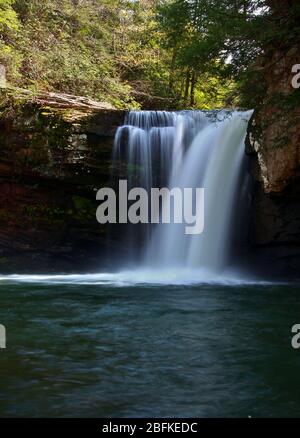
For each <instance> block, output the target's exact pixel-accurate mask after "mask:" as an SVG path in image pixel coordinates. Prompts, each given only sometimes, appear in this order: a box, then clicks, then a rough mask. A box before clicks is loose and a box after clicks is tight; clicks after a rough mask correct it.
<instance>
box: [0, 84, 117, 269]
mask: <svg viewBox="0 0 300 438" xmlns="http://www.w3.org/2000/svg"><path fill="white" fill-rule="evenodd" d="M124 115H125V114H124V112H123V111H119V110H115V109H113V108H111V107H110V106H109V105H108V104H106V103H98V102H94V101H91V100H89V99H86V98H81V97H77V96H70V95H58V94H55V93H42V94H34V93H30V92H28V91H25V90H18V89H6V90H0V148H1V156H0V272H25V271H30V272H51V271H55V272H63V271H77V272H78V271H80V270H82V271H87V270H89V271H90V270H93V269H95V270H97V269H98V270H99V266H100V265H101V266H102V267H104V266H105V264H106V263H109V259H108V255H109V253H110V254H111V255H113V253H114V249H115V250H116V252H117V253H118V254H119V255H120V254H121V252H122V248H120V247H119V245H118V244H117V236H116V237H115V240H114V236H113V234H112V236H111V235H110V236H108V235H107V229H106V228H105V227H101V225H99V224H98V223H97V221H96V218H95V212H96V208H97V203H96V200H95V193H96V191H97V190H98V189H99V188H100V187H102V186H105V185H107V184H108V183H109V179H110V166H111V153H112V144H113V138H114V134H115V130H116V129H117V127H118V126H119V125H121V124H122V123H123V120H124ZM108 245H109V247H110V251H107V247H108Z"/></svg>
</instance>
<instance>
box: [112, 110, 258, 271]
mask: <svg viewBox="0 0 300 438" xmlns="http://www.w3.org/2000/svg"><path fill="white" fill-rule="evenodd" d="M250 116H251V112H230V111H219V112H202V111H182V112H165V111H157V112H156V111H140V112H134V111H133V112H129V113H128V115H127V118H126V121H125V124H124V126H122V127H120V128H119V129H118V131H117V133H116V138H115V146H114V158H113V160H114V169H115V173H116V174H117V176H118V173H119V177H120V171H117V172H116V169H120V168H123V175H122V178H124V177H125V178H126V179H127V180H128V188H129V189H130V188H132V187H143V188H145V189H146V190H147V191H148V192H150V189H151V188H152V187H159V188H161V187H168V188H170V189H171V188H174V187H179V188H182V189H184V188H196V187H199V188H200V187H203V188H204V189H205V227H204V232H203V233H202V234H200V235H186V234H185V232H184V229H185V224H175V223H170V224H159V225H151V224H149V225H144V226H143V227H141V228H140V231H139V232H137V231H136V230H137V229H135V231H133V230H132V228H133V227H134V226H128V228H127V229H128V236H127V237H128V239H129V241H130V244H131V247H132V250H131V256H130V257H131V258H132V259H134V254H138V258H139V260H141V266H144V267H146V268H154V269H158V268H160V269H161V268H166V269H167V268H168V269H169V268H173V267H176V268H177V267H180V268H188V269H189V268H192V269H194V268H196V269H198V268H205V269H208V270H210V271H214V272H217V271H220V270H221V269H222V268H224V266H226V264H227V263H228V260H229V257H230V248H231V247H232V245H231V239H232V238H233V230H232V228H233V227H234V226H237V222H238V218H239V216H240V215H241V213H242V212H241V210H242V209H241V206H240V204H239V203H240V202H241V196H238V195H239V192H241V190H242V187H243V185H244V180H245V178H246V175H244V178H241V177H240V176H241V175H240V174H241V169H242V166H243V162H244V160H245V159H246V157H245V154H244V141H245V135H246V129H247V123H248V120H249V118H250ZM122 166H123V167H122ZM124 169H125V170H124ZM129 230H131V231H129ZM133 242H134V244H133V245H132V243H133Z"/></svg>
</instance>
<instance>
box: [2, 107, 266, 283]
mask: <svg viewBox="0 0 300 438" xmlns="http://www.w3.org/2000/svg"><path fill="white" fill-rule="evenodd" d="M250 116H251V112H244V113H242V112H232V113H230V112H225V111H222V112H219V113H214V114H213V113H204V112H201V111H186V112H181V113H174V112H173V113H168V112H153V111H150V112H146V111H141V112H130V113H129V114H128V116H127V120H126V123H125V125H124V126H122V127H120V128H119V129H118V130H117V133H116V138H115V147H114V158H113V159H114V163H115V165H116V166H115V167H116V169H117V171H116V169H115V171H116V175H117V176H118V171H119V168H120V167H119V165H120V164H122V163H123V169H125V171H124V170H123V172H125V175H124V174H123V175H122V176H120V175H119V178H120V179H123V178H124V176H125V177H127V179H128V183H129V184H128V186H129V189H130V188H131V187H144V188H146V189H147V190H150V188H151V187H165V186H168V187H169V188H172V187H181V188H195V187H204V188H205V228H204V233H203V234H201V235H199V236H197V235H196V236H187V235H185V233H184V227H185V224H183V225H181V224H168V225H157V226H151V225H147V226H146V227H145V226H143V228H141V230H140V232H137V231H136V230H132V228H131V227H130V226H128V233H127V234H128V236H127V237H128V246H129V245H131V244H132V241H133V240H134V238H135V237H136V238H137V241H136V242H135V245H133V248H132V254H131V258H132V262H133V264H134V266H135V268H134V270H128V269H127V270H126V269H124V270H123V271H122V272H119V273H99V274H85V275H11V276H0V281H1V282H6V281H12V282H30V283H55V284H56V283H57V284H68V283H77V284H103V285H105V284H108V285H115V286H130V285H139V284H154V285H168V284H175V285H183V284H191V285H192V284H202V283H203V284H228V285H239V284H257V283H260V284H264V283H262V282H257V281H256V280H255V279H252V278H251V277H249V276H247V278H246V277H245V275H243V274H241V273H240V272H239V270H237V269H235V270H234V271H233V270H232V269H229V268H228V266H227V265H228V263H229V259H230V251H231V248H232V239H233V236H234V231H235V230H234V227H235V226H236V224H237V223H238V220H237V219H238V217H239V215H240V214H241V210H242V209H241V205H240V203H239V202H240V200H241V198H242V196H241V193H242V191H243V178H241V177H240V173H241V169H242V164H243V160H244V159H245V154H244V140H245V135H246V129H247V123H248V120H249V118H250ZM116 175H115V176H116ZM141 233H142V235H143V236H142V235H141ZM137 247H142V251H139V252H138V257H139V259H140V263H137V261H136V259H135V258H134V256H135V255H136V254H135V253H136V252H137Z"/></svg>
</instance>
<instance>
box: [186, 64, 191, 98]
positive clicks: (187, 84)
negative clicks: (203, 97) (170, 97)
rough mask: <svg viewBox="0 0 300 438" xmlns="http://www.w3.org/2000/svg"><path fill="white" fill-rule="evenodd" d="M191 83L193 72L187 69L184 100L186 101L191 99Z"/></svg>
mask: <svg viewBox="0 0 300 438" xmlns="http://www.w3.org/2000/svg"><path fill="white" fill-rule="evenodd" d="M190 83H191V73H190V71H189V70H187V72H186V78H185V90H184V101H185V102H187V101H188V99H189V91H190Z"/></svg>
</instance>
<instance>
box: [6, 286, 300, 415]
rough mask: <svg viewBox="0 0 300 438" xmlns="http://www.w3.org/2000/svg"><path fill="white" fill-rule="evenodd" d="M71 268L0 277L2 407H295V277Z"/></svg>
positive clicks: (222, 411) (84, 410)
mask: <svg viewBox="0 0 300 438" xmlns="http://www.w3.org/2000/svg"><path fill="white" fill-rule="evenodd" d="M69 280H70V281H67V282H63V281H62V280H61V282H59V281H56V282H54V283H53V282H51V281H50V279H47V280H43V281H41V280H40V281H37V280H33V279H31V280H30V279H27V282H24V279H23V281H21V280H20V279H19V280H16V279H14V280H12V279H11V278H10V279H9V280H7V279H5V278H2V279H1V281H0V302H1V311H0V323H2V324H4V325H5V326H6V328H7V349H6V350H0V364H1V365H0V367H1V368H0V371H1V382H0V416H1V417H7V416H14V417H15V416H16V417H25V416H28V417H42V416H46V417H118V416H121V417H139V416H146V417H147V416H148V417H152V416H156V417H160V416H162V417H164V416H168V417H175V416H184V417H188V416H192V417H219V416H225V417H247V416H252V417H262V416H267V417H276V416H284V417H295V416H296V417H298V416H299V414H300V373H299V370H300V350H298V351H297V350H293V349H292V348H291V327H292V326H293V325H294V324H296V323H300V300H299V292H300V288H299V286H297V285H283V284H282V285H271V284H264V283H261V284H242V283H237V284H226V285H220V284H219V285H218V284H209V283H207V284H177V285H167V284H149V283H148V284H146V283H145V284H140V283H138V282H137V283H136V284H128V282H127V283H126V282H120V281H116V282H112V281H111V282H101V281H99V282H98V284H97V283H95V282H91V284H82V282H81V283H80V282H78V281H77V282H76V281H74V280H73V281H71V279H69ZM99 283H100V284H99Z"/></svg>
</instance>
